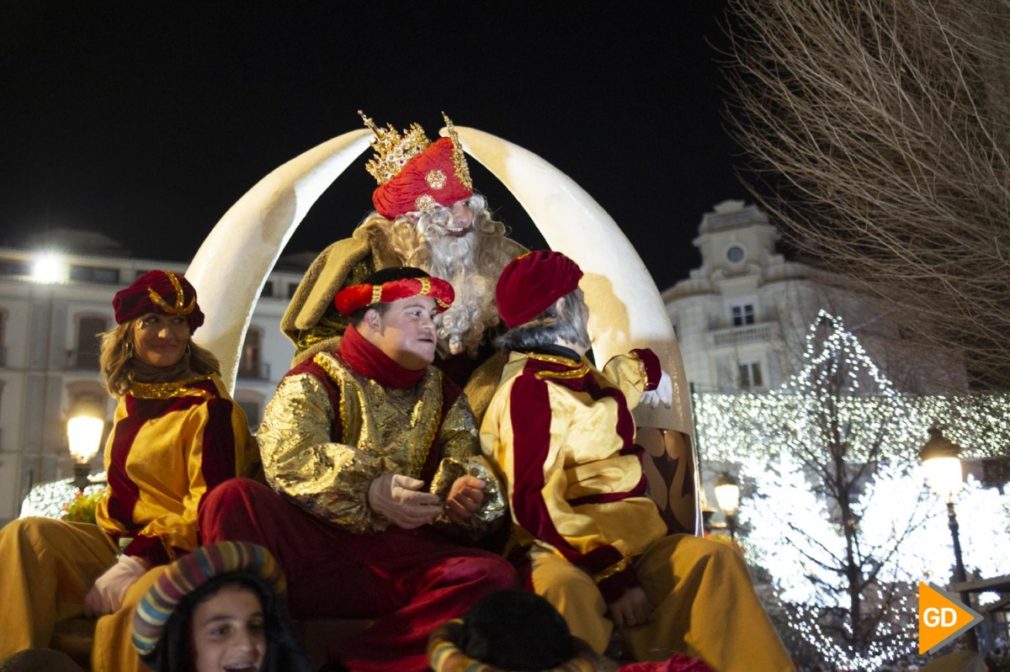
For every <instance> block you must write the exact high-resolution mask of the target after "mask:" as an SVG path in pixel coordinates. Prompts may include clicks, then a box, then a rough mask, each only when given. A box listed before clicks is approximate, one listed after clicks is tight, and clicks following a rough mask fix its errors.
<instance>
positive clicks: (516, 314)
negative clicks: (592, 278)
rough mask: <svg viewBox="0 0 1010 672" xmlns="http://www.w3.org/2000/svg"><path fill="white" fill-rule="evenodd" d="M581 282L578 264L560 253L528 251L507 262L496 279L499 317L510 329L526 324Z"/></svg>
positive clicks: (580, 270)
mask: <svg viewBox="0 0 1010 672" xmlns="http://www.w3.org/2000/svg"><path fill="white" fill-rule="evenodd" d="M581 279H582V269H581V268H579V265H578V264H576V263H575V262H574V261H572V260H571V259H569V258H568V257H566V256H565V255H563V254H561V253H560V252H554V251H553V250H537V251H536V252H528V253H527V254H524V255H522V256H521V257H518V258H516V259H513V260H512V261H510V262H509V264H508V265H507V266H506V267H505V269H504V270H503V271H502V272H501V276H500V277H499V278H498V286H497V288H496V290H495V300H496V301H497V303H498V315H500V316H501V319H502V322H504V323H505V325H506V326H507V327H508V328H509V329H511V328H513V327H518V326H519V325H520V324H525V323H527V322H529V321H530V320H532V319H533V318H534V317H536V316H537V315H539V314H540V313H542V312H544V311H545V310H547V309H548V308H549V307H550V306H551V304H552V303H554V302H555V301H557V300H558V299H560V298H561V297H562V296H565V295H566V294H568V293H569V292H571V291H572V290H574V289H576V288H577V287H578V286H579V280H581Z"/></svg>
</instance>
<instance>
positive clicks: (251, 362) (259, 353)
mask: <svg viewBox="0 0 1010 672" xmlns="http://www.w3.org/2000/svg"><path fill="white" fill-rule="evenodd" d="M263 369H264V366H263V331H262V330H261V329H260V328H258V327H249V330H248V331H247V332H246V333H245V343H243V344H242V357H241V359H240V360H239V363H238V375H239V376H241V377H243V378H266V376H265V375H264V373H263Z"/></svg>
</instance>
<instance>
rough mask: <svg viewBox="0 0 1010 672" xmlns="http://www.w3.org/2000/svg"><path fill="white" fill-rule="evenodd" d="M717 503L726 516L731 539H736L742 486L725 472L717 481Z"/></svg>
mask: <svg viewBox="0 0 1010 672" xmlns="http://www.w3.org/2000/svg"><path fill="white" fill-rule="evenodd" d="M713 489H714V490H715V501H717V502H718V503H719V508H720V509H722V512H723V515H725V516H726V526H727V527H728V528H729V538H730V539H734V540H735V539H736V512H737V509H738V508H740V484H739V483H737V481H736V479H735V478H733V477H732V476H730V475H729V474H728V473H726V472H723V473H722V474H720V475H719V478H717V479H715V487H714V488H713Z"/></svg>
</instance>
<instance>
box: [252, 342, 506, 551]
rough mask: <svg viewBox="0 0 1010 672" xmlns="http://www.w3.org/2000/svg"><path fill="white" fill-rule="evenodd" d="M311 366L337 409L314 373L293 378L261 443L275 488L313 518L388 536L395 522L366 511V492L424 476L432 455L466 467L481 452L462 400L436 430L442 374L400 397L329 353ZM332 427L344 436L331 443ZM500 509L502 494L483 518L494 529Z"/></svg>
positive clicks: (269, 414) (432, 372)
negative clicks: (388, 481) (334, 397)
mask: <svg viewBox="0 0 1010 672" xmlns="http://www.w3.org/2000/svg"><path fill="white" fill-rule="evenodd" d="M312 361H313V362H314V363H315V364H316V365H318V366H319V367H320V368H321V369H322V370H323V371H324V372H325V373H326V375H327V377H328V378H329V379H330V380H331V381H332V382H333V383H334V385H335V386H336V388H337V394H338V397H339V402H338V404H337V408H334V407H333V404H332V403H331V402H330V397H329V395H328V394H327V392H326V388H325V387H324V386H323V384H322V382H320V380H319V379H318V378H316V377H315V376H314V375H312V374H310V373H297V374H293V375H289V376H287V377H286V378H285V379H284V380H283V381H281V384H280V386H279V387H278V388H277V392H276V394H275V395H274V397H273V399H271V401H270V403H269V404H268V405H267V408H266V412H265V413H264V418H263V424H262V426H261V427H260V431H259V433H258V435H257V436H258V439H259V441H260V445H261V452H262V456H263V467H264V469H265V471H266V475H267V480H268V481H269V483H270V485H271V486H272V487H273V488H274V489H275V490H277V491H279V492H282V493H284V494H286V495H288V496H290V497H292V498H293V499H295V500H296V501H298V502H299V503H300V504H301V505H302V506H304V507H305V508H306V509H308V510H309V511H312V512H313V513H315V514H316V515H318V516H320V517H322V518H325V519H326V520H329V521H331V522H334V523H337V524H339V525H342V526H344V527H346V528H348V529H350V530H352V531H355V532H365V531H377V530H383V529H385V528H386V527H387V526H388V525H389V521H388V520H386V519H385V518H384V517H382V516H380V515H378V514H376V513H374V512H373V511H372V510H371V509H370V508H369V507H368V486H369V485H370V484H371V482H372V481H373V480H374V479H375V478H377V477H378V476H379V475H380V474H381V473H382V472H384V471H389V472H393V473H399V474H405V475H408V476H411V477H414V478H419V477H420V476H421V470H422V468H423V466H424V464H425V461H426V460H427V457H428V451H429V449H435V450H438V451H439V452H440V455H441V457H442V459H443V460H445V459H447V458H452V459H455V460H459V461H463V462H466V461H467V460H468V459H469V458H470V457H471V456H474V455H476V454H477V429H476V427H475V424H474V420H473V415H472V414H471V413H470V409H469V407H468V406H467V404H466V398H465V397H463V396H461V397H460V398H459V399H457V400H456V402H455V403H454V404H453V405H452V406H451V408H450V409H449V411H448V412H447V413H446V415H445V419H444V420H442V421H441V422H440V420H441V417H440V416H441V411H442V401H443V398H442V374H441V372H440V371H438V370H437V369H435V368H434V367H430V368H429V369H428V371H427V372H426V373H425V374H424V376H423V377H422V378H421V380H420V381H419V382H418V384H417V385H416V386H415V387H414V388H411V389H406V390H397V389H391V388H385V387H383V386H382V385H380V384H379V383H377V382H375V381H374V380H371V379H369V378H365V377H364V376H361V375H359V374H358V373H356V372H354V371H353V370H351V369H350V368H349V367H348V366H347V365H346V364H345V363H344V362H343V361H342V360H340V359H339V358H338V357H336V356H335V355H333V354H331V353H318V354H316V355H315V356H314V357H313V360H312ZM335 421H336V423H337V426H339V428H340V429H339V437H334V436H332V435H331V429H332V428H333V427H334V422H335ZM334 438H338V439H339V440H334ZM488 499H490V498H488ZM503 509H504V499H503V498H502V497H501V495H500V492H499V495H498V498H497V501H489V502H488V504H487V505H486V506H485V507H484V508H483V509H482V512H481V513H482V514H483V515H482V517H481V518H482V520H483V521H484V522H488V518H489V517H491V516H493V515H494V513H495V512H496V511H497V512H498V515H500V512H501V510H503Z"/></svg>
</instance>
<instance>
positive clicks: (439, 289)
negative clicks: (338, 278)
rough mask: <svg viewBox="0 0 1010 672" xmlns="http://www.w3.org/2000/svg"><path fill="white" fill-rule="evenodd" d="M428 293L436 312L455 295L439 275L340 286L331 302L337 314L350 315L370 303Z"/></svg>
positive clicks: (450, 301) (443, 309)
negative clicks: (338, 312)
mask: <svg viewBox="0 0 1010 672" xmlns="http://www.w3.org/2000/svg"><path fill="white" fill-rule="evenodd" d="M417 295H421V296H430V297H431V298H433V299H435V308H436V310H438V312H440V313H441V312H443V311H445V310H448V308H449V306H451V305H452V302H453V300H454V299H455V298H456V293H455V292H454V291H453V289H452V285H450V284H449V283H448V282H446V281H445V280H443V279H442V278H434V277H423V278H399V279H397V280H390V281H389V282H383V283H381V284H375V285H372V284H362V285H351V286H350V287H344V288H343V289H341V290H340V291H339V292H337V295H336V296H334V297H333V305H334V306H336V307H337V310H339V311H340V314H341V315H345V316H347V315H351V314H352V313H354V312H355V311H358V310H361V309H362V308H365V307H366V306H370V305H372V304H374V303H390V302H392V301H397V300H399V299H406V298H409V297H411V296H417Z"/></svg>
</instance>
